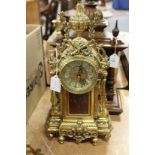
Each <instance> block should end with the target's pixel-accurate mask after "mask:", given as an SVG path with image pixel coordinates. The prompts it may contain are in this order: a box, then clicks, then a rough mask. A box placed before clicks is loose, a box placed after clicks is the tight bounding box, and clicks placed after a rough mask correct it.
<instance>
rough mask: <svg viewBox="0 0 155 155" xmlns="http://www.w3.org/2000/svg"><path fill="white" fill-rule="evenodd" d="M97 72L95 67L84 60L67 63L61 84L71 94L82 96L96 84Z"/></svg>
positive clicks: (62, 73)
mask: <svg viewBox="0 0 155 155" xmlns="http://www.w3.org/2000/svg"><path fill="white" fill-rule="evenodd" d="M96 81H97V72H96V70H95V68H94V66H93V65H92V64H91V63H89V62H87V61H83V60H74V61H71V62H69V63H67V64H66V65H65V66H64V67H63V69H62V71H61V83H62V85H63V86H64V87H65V88H66V89H67V90H68V91H69V92H71V93H74V94H82V93H86V92H88V91H90V89H91V88H92V87H93V86H94V85H95V84H96Z"/></svg>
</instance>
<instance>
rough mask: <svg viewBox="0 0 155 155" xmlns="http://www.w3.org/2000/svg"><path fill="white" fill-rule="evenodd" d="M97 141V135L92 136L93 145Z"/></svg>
mask: <svg viewBox="0 0 155 155" xmlns="http://www.w3.org/2000/svg"><path fill="white" fill-rule="evenodd" d="M97 141H98V138H97V137H94V138H93V139H92V142H93V145H96V143H97Z"/></svg>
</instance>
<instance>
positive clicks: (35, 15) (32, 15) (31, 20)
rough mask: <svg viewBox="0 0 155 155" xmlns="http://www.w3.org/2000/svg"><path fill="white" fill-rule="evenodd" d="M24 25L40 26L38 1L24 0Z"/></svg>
mask: <svg viewBox="0 0 155 155" xmlns="http://www.w3.org/2000/svg"><path fill="white" fill-rule="evenodd" d="M26 24H40V10H39V0H26Z"/></svg>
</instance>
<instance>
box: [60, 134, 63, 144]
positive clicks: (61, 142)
mask: <svg viewBox="0 0 155 155" xmlns="http://www.w3.org/2000/svg"><path fill="white" fill-rule="evenodd" d="M59 143H60V144H63V143H64V136H60V137H59Z"/></svg>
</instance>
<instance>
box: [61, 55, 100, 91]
mask: <svg viewBox="0 0 155 155" xmlns="http://www.w3.org/2000/svg"><path fill="white" fill-rule="evenodd" d="M74 61H84V62H86V63H88V64H89V65H91V66H92V68H93V69H94V72H95V75H94V78H93V81H92V84H91V85H90V87H88V88H87V89H83V90H82V89H78V90H77V89H75V88H74V87H72V88H70V87H68V85H66V83H65V82H64V80H63V79H64V77H63V76H64V75H63V69H64V68H65V67H66V65H68V64H70V63H72V62H74ZM59 77H60V80H61V85H62V86H63V88H64V89H66V90H67V91H68V92H70V93H73V94H84V93H87V92H89V91H91V90H92V89H93V88H94V86H95V85H96V83H97V79H98V64H97V62H96V60H95V59H94V58H92V57H87V58H86V57H84V56H81V55H80V56H78V55H77V56H74V57H70V58H67V59H65V60H63V61H62V63H61V65H60V74H59Z"/></svg>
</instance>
